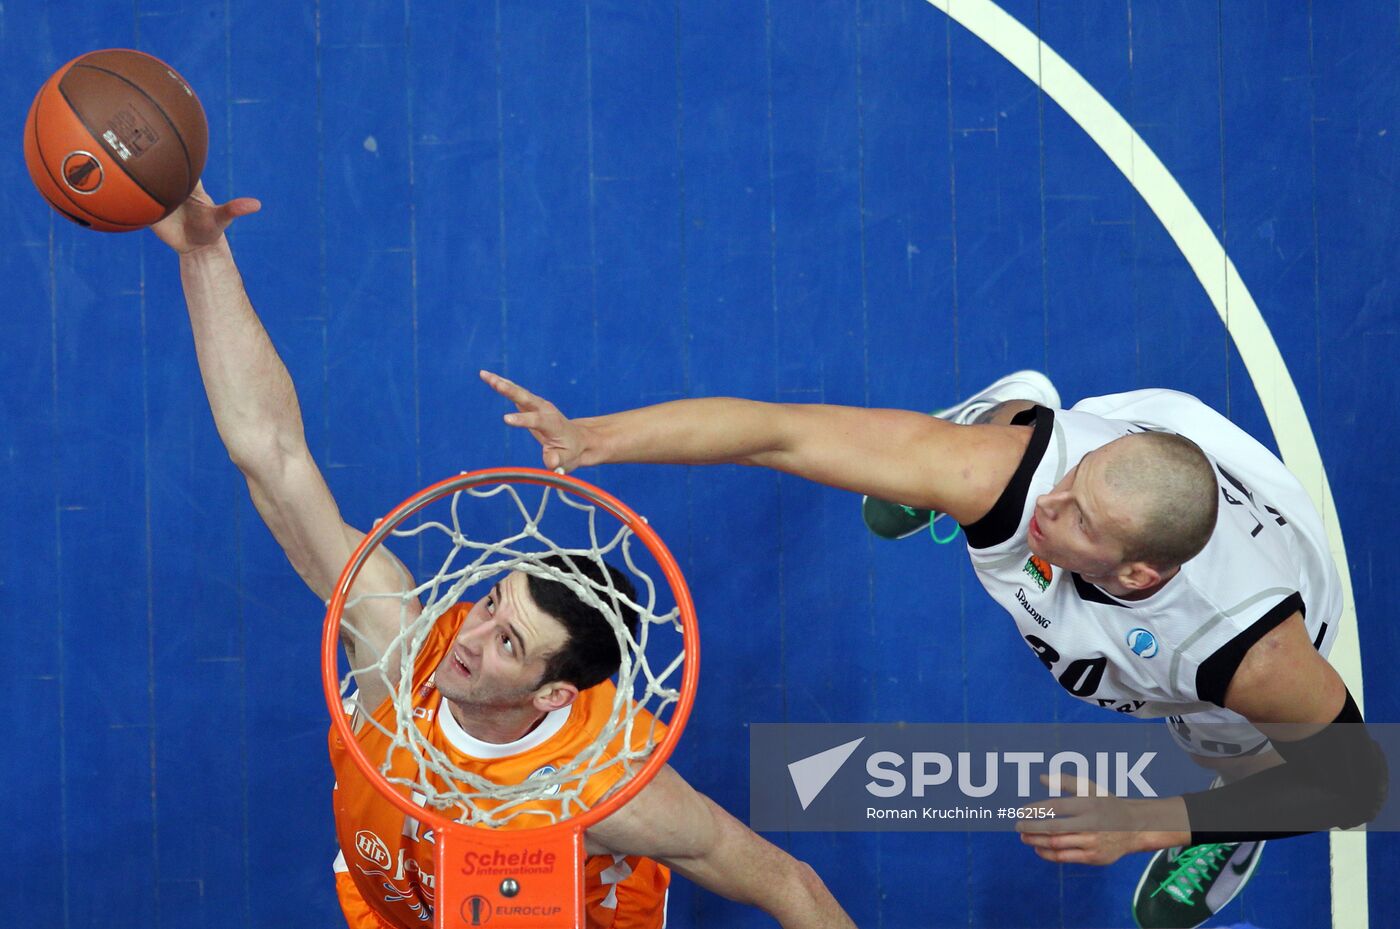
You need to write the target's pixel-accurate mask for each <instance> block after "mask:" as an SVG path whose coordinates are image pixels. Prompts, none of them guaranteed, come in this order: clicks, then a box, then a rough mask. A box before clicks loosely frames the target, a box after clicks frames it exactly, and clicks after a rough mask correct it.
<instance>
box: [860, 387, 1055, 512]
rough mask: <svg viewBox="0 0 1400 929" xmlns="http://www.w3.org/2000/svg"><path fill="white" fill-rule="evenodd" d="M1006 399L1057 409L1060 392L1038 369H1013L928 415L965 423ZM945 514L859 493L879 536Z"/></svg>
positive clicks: (974, 420) (862, 507) (861, 505)
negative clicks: (968, 395)
mask: <svg viewBox="0 0 1400 929" xmlns="http://www.w3.org/2000/svg"><path fill="white" fill-rule="evenodd" d="M1007 400H1029V401H1031V402H1032V403H1038V404H1040V405H1041V406H1048V407H1050V408H1051V409H1058V408H1059V406H1060V392H1059V391H1057V390H1056V389H1055V385H1054V384H1052V383H1050V378H1048V377H1046V376H1045V375H1044V374H1041V373H1040V372H1039V371H1017V372H1016V373H1015V374H1008V375H1007V376H1006V377H1004V378H1002V379H1001V380H999V381H996V382H994V383H992V384H991V385H990V386H988V387H986V388H984V389H983V390H981V391H979V392H978V393H975V394H973V395H972V396H971V397H968V398H967V399H966V400H964V401H962V402H961V403H959V404H958V405H957V406H952V407H949V408H948V409H946V410H940V411H939V412H936V413H934V414H932V415H934V416H937V417H938V418H939V419H946V420H947V421H948V422H950V423H958V424H960V425H967V424H968V423H972V422H976V421H977V417H979V416H981V415H982V414H983V413H985V412H987V410H990V409H991V408H992V407H994V406H996V405H997V404H998V403H1004V402H1005V401H1007ZM945 515H946V514H944V513H939V512H937V511H936V510H922V509H917V508H915V507H911V506H904V505H903V504H900V503H891V502H889V501H888V500H881V499H879V498H877V497H862V498H861V500H860V516H861V519H863V520H865V526H866V528H867V529H869V530H870V531H871V532H873V533H874V534H875V535H877V536H879V537H880V538H882V539H907V538H908V537H909V536H911V535H913V534H914V533H916V532H919V531H921V530H923V529H924V527H928V528H929V529H930V530H931V531H932V529H933V527H934V525H936V524H937V522H938V521H939V520H940V519H942V518H943V517H944V516H945ZM935 538H936V536H935ZM950 538H951V536H950Z"/></svg>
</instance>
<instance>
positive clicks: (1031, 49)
mask: <svg viewBox="0 0 1400 929" xmlns="http://www.w3.org/2000/svg"><path fill="white" fill-rule="evenodd" d="M928 2H929V3H931V4H932V5H933V6H935V7H937V8H938V9H940V10H942V11H943V12H944V13H946V14H948V16H949V18H950V19H952V20H953V21H955V22H957V23H959V24H960V25H962V26H963V27H964V28H965V29H967V30H968V31H969V32H971V33H972V34H973V35H975V36H977V37H978V38H979V39H981V40H982V41H983V42H986V43H987V44H988V45H989V46H991V47H992V49H993V50H994V51H996V52H997V53H999V54H1000V55H1001V56H1002V57H1003V58H1005V59H1006V60H1007V61H1009V62H1011V64H1013V65H1015V66H1016V68H1017V69H1019V70H1020V71H1021V72H1022V73H1023V74H1025V75H1026V77H1028V78H1030V79H1031V80H1032V81H1033V82H1034V83H1035V84H1036V85H1037V86H1038V87H1039V88H1040V89H1041V90H1042V91H1043V92H1044V93H1045V95H1046V96H1047V97H1049V98H1050V99H1051V100H1054V101H1055V103H1057V104H1059V106H1060V108H1061V109H1063V110H1064V111H1065V113H1066V114H1068V115H1069V117H1070V118H1071V119H1073V120H1074V121H1075V122H1076V123H1078V124H1079V126H1080V128H1082V129H1083V130H1084V131H1085V133H1087V134H1088V136H1089V138H1090V139H1092V140H1093V141H1094V143H1095V144H1097V145H1098V146H1099V148H1101V149H1103V152H1104V154H1105V155H1107V156H1108V158H1109V160H1110V161H1112V162H1113V163H1114V164H1115V165H1116V166H1117V167H1118V170H1119V171H1122V172H1123V176H1124V177H1126V178H1127V179H1128V182H1129V183H1131V184H1132V185H1133V187H1134V188H1136V189H1137V192H1138V193H1139V194H1141V196H1142V199H1143V200H1144V201H1145V202H1146V203H1147V205H1148V207H1149V208H1150V209H1151V210H1152V212H1153V213H1155V214H1156V215H1157V218H1158V219H1159V220H1161V222H1162V225H1163V226H1164V227H1165V228H1166V230H1167V234H1168V235H1170V236H1171V237H1172V240H1173V241H1175V242H1176V244H1177V247H1178V248H1180V249H1181V254H1182V255H1183V256H1184V257H1185V258H1186V263H1187V264H1189V265H1190V266H1191V270H1192V271H1194V272H1195V273H1196V278H1197V279H1198V280H1200V282H1201V286H1203V287H1204V288H1205V290H1206V295H1207V296H1208V297H1210V302H1211V303H1212V304H1214V305H1215V311H1216V313H1218V314H1219V316H1220V319H1221V321H1222V322H1224V323H1225V329H1226V331H1227V332H1229V334H1230V338H1231V339H1233V340H1234V343H1235V348H1236V349H1237V350H1238V351H1239V353H1240V357H1241V358H1242V359H1243V360H1244V365H1245V368H1246V369H1247V370H1248V371H1249V376H1250V379H1251V380H1252V381H1253V382H1254V388H1255V390H1256V391H1257V392H1258V394H1259V400H1260V402H1261V403H1262V404H1263V407H1264V415H1265V416H1267V417H1268V419H1269V426H1270V427H1271V428H1272V429H1273V431H1274V438H1275V439H1276V440H1277V442H1278V447H1279V452H1280V454H1281V455H1282V456H1283V461H1284V463H1285V464H1287V465H1288V469H1289V470H1290V471H1292V472H1293V473H1294V475H1296V476H1297V477H1298V479H1299V480H1300V481H1302V483H1303V486H1304V487H1305V488H1307V491H1308V493H1309V495H1310V496H1311V497H1312V500H1313V503H1314V504H1316V505H1317V509H1318V512H1320V513H1321V514H1322V523H1323V526H1324V527H1326V530H1327V542H1328V545H1329V546H1330V548H1331V550H1332V558H1333V560H1334V561H1335V562H1336V563H1337V571H1338V573H1339V574H1340V575H1341V578H1342V617H1341V628H1340V629H1338V630H1337V638H1336V641H1335V642H1334V644H1333V646H1332V651H1331V653H1330V656H1329V658H1330V660H1331V662H1332V664H1333V666H1334V667H1336V669H1337V671H1338V673H1340V674H1341V676H1342V679H1343V680H1344V681H1346V685H1347V688H1348V689H1349V690H1351V692H1352V695H1353V696H1354V697H1355V698H1356V703H1357V706H1359V707H1361V709H1362V711H1363V712H1364V711H1365V708H1366V704H1365V700H1364V698H1363V694H1362V686H1361V647H1360V640H1359V638H1358V635H1357V629H1356V604H1355V601H1354V600H1353V598H1352V590H1351V570H1350V567H1349V565H1348V562H1347V556H1346V546H1345V545H1344V544H1343V542H1342V530H1341V524H1340V523H1339V522H1338V519H1337V507H1336V504H1335V503H1334V502H1333V500H1332V488H1331V485H1330V484H1329V483H1328V481H1327V472H1326V470H1325V469H1324V468H1323V466H1322V453H1321V452H1320V451H1318V447H1317V440H1316V439H1315V438H1314V437H1313V432H1312V426H1311V424H1309V422H1308V414H1307V412H1306V411H1305V410H1304V409H1303V402H1302V400H1301V399H1300V398H1299V396H1298V388H1297V387H1296V386H1295V385H1294V383H1293V378H1292V377H1291V376H1290V375H1289V373H1288V367H1287V366H1286V365H1285V364H1284V363H1283V356H1282V355H1281V354H1279V350H1278V345H1277V344H1276V343H1275V342H1274V336H1273V333H1271V332H1270V331H1269V327H1268V325H1267V324H1266V323H1265V322H1264V317H1263V315H1262V314H1261V313H1260V312H1259V307H1258V306H1257V305H1256V304H1255V302H1254V298H1253V297H1252V296H1250V293H1249V288H1247V287H1245V285H1244V281H1243V280H1242V279H1241V278H1240V275H1239V272H1238V271H1236V270H1235V264H1234V262H1232V261H1231V260H1230V256H1229V255H1227V254H1226V253H1225V247H1224V246H1223V245H1222V244H1221V243H1220V240H1219V239H1217V238H1216V236H1215V233H1214V232H1212V231H1211V228H1210V226H1209V225H1208V224H1207V223H1206V221H1205V218H1204V217H1203V216H1201V212H1200V210H1198V209H1196V206H1195V204H1194V203H1192V202H1191V198H1190V197H1188V196H1186V191H1184V190H1182V189H1181V185H1180V184H1178V183H1177V181H1176V178H1174V177H1173V176H1172V175H1171V172H1169V171H1168V170H1167V169H1166V166H1164V165H1163V164H1162V162H1161V160H1160V159H1158V157H1157V155H1156V153H1155V152H1153V151H1152V149H1151V148H1149V147H1148V146H1147V143H1146V142H1144V141H1143V140H1142V138H1141V137H1140V136H1139V135H1138V134H1137V132H1136V131H1134V129H1133V127H1132V126H1130V125H1129V124H1128V121H1127V120H1126V119H1124V118H1123V117H1122V115H1121V114H1119V112H1118V111H1117V110H1115V109H1114V108H1113V107H1112V105H1110V104H1109V102H1108V101H1107V100H1105V99H1104V98H1103V96H1102V95H1101V94H1100V93H1099V92H1098V91H1097V90H1095V89H1094V88H1093V86H1092V85H1090V84H1089V82H1088V81H1086V80H1084V78H1083V77H1082V76H1081V75H1080V74H1079V72H1078V71H1075V70H1074V68H1072V67H1070V65H1069V63H1068V62H1066V61H1065V60H1064V59H1063V58H1061V57H1060V56H1059V55H1058V54H1056V53H1055V50H1054V49H1052V48H1050V47H1049V46H1048V45H1046V44H1045V43H1044V42H1042V41H1040V39H1039V38H1038V37H1037V36H1036V35H1035V34H1034V33H1032V32H1031V31H1030V30H1029V29H1027V28H1026V27H1025V26H1023V25H1022V24H1021V23H1020V21H1018V20H1017V19H1015V18H1014V17H1012V16H1011V15H1010V14H1008V13H1007V12H1006V11H1005V10H1003V9H1001V7H999V6H997V5H996V4H995V3H992V2H991V0H928ZM1227 311H1228V312H1227ZM1329 838H1330V841H1331V849H1332V925H1333V927H1334V929H1367V927H1368V925H1369V923H1370V907H1369V902H1368V899H1367V879H1366V834H1365V833H1364V832H1361V833H1343V832H1333V833H1331V834H1330V835H1329Z"/></svg>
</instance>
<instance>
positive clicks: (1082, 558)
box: [1029, 447, 1126, 577]
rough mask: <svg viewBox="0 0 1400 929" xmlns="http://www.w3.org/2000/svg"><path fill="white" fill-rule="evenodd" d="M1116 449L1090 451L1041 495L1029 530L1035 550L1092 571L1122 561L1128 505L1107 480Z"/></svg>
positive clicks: (1059, 562)
mask: <svg viewBox="0 0 1400 929" xmlns="http://www.w3.org/2000/svg"><path fill="white" fill-rule="evenodd" d="M1112 454H1113V451H1112V450H1111V449H1110V448H1108V447H1105V448H1101V449H1097V450H1095V451H1093V452H1090V453H1089V454H1088V455H1085V456H1084V457H1083V459H1081V460H1080V462H1079V464H1078V465H1076V466H1075V467H1074V468H1072V469H1070V471H1069V473H1068V474H1066V475H1065V476H1064V479H1063V480H1061V481H1060V483H1058V484H1056V485H1055V487H1054V489H1053V490H1051V491H1050V492H1049V493H1047V494H1042V495H1041V496H1040V497H1037V498H1036V501H1035V512H1034V514H1033V515H1032V516H1031V525H1030V534H1029V542H1030V548H1031V552H1032V553H1033V554H1035V555H1038V556H1039V557H1041V558H1044V559H1045V560H1046V561H1048V562H1050V563H1051V564H1052V565H1057V566H1059V567H1061V568H1064V569H1066V570H1069V571H1075V572H1078V573H1079V574H1082V575H1084V576H1086V577H1103V576H1105V575H1108V574H1111V573H1113V571H1114V570H1115V569H1117V568H1118V567H1119V566H1120V565H1121V564H1122V560H1123V550H1124V549H1123V545H1122V543H1120V542H1119V541H1118V537H1119V534H1120V533H1121V532H1122V530H1123V528H1124V526H1125V519H1126V516H1125V511H1126V507H1125V506H1124V504H1123V501H1122V500H1121V498H1120V496H1119V495H1117V494H1115V493H1113V492H1112V491H1111V490H1110V489H1109V488H1108V487H1107V485H1106V484H1105V481H1104V470H1103V469H1104V465H1105V464H1106V463H1107V461H1108V460H1109V456H1111V455H1112Z"/></svg>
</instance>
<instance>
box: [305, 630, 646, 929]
mask: <svg viewBox="0 0 1400 929" xmlns="http://www.w3.org/2000/svg"><path fill="white" fill-rule="evenodd" d="M470 608H471V604H465V603H459V604H457V605H455V606H453V607H452V608H451V609H449V610H448V611H447V612H445V613H444V614H443V615H442V617H441V618H439V619H438V622H437V625H436V626H434V628H433V630H432V632H430V633H429V634H428V638H427V640H426V641H425V642H424V643H423V647H422V649H421V650H420V651H419V653H418V656H417V659H416V660H415V662H414V669H413V715H414V719H415V724H416V725H417V726H418V729H419V731H420V732H422V733H423V735H424V737H425V738H426V739H427V740H428V741H429V742H430V743H431V744H432V745H433V746H435V747H436V748H438V749H439V750H441V751H442V752H443V753H444V754H445V755H446V756H447V758H448V760H449V761H450V762H451V763H452V764H454V765H456V766H457V767H458V768H461V769H462V770H465V771H470V772H472V773H473V774H477V775H479V776H481V777H484V778H486V779H487V780H489V781H492V782H494V783H497V784H518V783H520V782H522V781H525V780H527V779H528V778H529V777H530V776H531V775H533V774H537V773H539V772H540V771H541V769H546V768H552V769H557V768H561V767H563V766H564V765H566V764H568V763H569V762H571V761H573V759H574V757H575V756H576V755H578V754H579V753H580V752H581V751H582V750H583V749H585V748H586V747H588V746H589V745H591V744H592V743H593V741H594V739H595V737H596V736H597V734H598V732H599V731H601V729H602V728H603V726H604V724H605V723H606V722H607V720H608V718H609V717H610V716H611V714H612V705H613V699H614V696H615V693H616V691H615V688H614V686H613V684H612V682H611V681H604V682H603V683H602V684H599V685H598V686H596V687H590V688H589V689H588V690H585V691H583V692H581V693H580V694H579V695H578V698H577V699H575V700H574V702H573V703H571V704H570V705H569V706H566V707H563V708H562V709H558V710H555V711H554V712H552V713H549V714H548V715H546V716H545V718H544V719H543V720H542V721H541V722H540V724H539V725H538V726H536V727H535V728H534V729H533V730H531V731H530V732H529V733H527V734H526V735H525V736H524V737H522V738H520V739H518V740H517V741H515V742H510V743H507V744H504V745H499V744H495V743H490V742H482V741H479V740H477V739H475V738H473V737H472V736H471V735H470V734H468V733H467V732H466V731H465V730H463V729H462V727H461V726H460V725H459V724H458V723H457V720H456V718H455V717H453V715H452V713H451V712H450V709H449V708H448V706H447V705H446V704H444V702H443V699H442V695H441V694H440V693H439V692H438V690H437V688H436V687H435V686H434V685H433V679H432V678H433V672H434V671H435V670H436V669H437V666H438V663H439V662H440V661H441V660H442V658H443V656H444V655H446V654H447V652H448V650H449V649H450V648H451V646H452V641H453V639H454V638H455V637H456V635H457V631H458V629H459V627H460V626H461V624H462V620H463V619H464V618H465V617H466V615H467V611H468V610H469V609H470ZM394 717H395V713H394V706H393V701H392V699H388V700H385V701H384V702H383V703H381V704H380V705H379V707H378V708H377V709H376V710H375V711H374V718H375V719H376V720H377V721H378V722H379V723H380V724H381V725H383V726H384V727H385V728H386V729H388V730H389V731H390V732H392V731H393V730H394V726H395V724H394ZM652 725H655V727H656V728H655V731H654V733H652V729H651V727H652ZM633 732H634V736H633V740H634V744H636V745H639V746H640V745H644V744H645V740H646V739H647V736H648V734H649V733H651V734H652V738H653V739H655V740H656V741H660V739H661V736H662V735H663V734H664V733H665V727H664V725H663V724H662V723H660V722H659V721H656V720H654V719H653V718H652V717H651V716H650V715H649V714H647V713H645V712H643V713H639V714H638V716H637V721H636V723H635V724H634V727H633ZM357 738H358V739H359V742H360V745H361V746H362V747H363V748H364V751H365V754H366V755H367V756H368V757H369V758H371V759H379V758H384V757H386V755H387V754H388V751H389V737H388V736H386V735H385V734H384V733H383V732H381V731H379V730H378V729H376V728H375V727H374V726H372V725H364V726H363V727H361V730H360V732H359V734H358V736H357ZM623 738H624V737H623V736H621V735H619V736H618V737H617V739H616V740H615V741H614V743H613V747H614V750H616V748H619V747H621V745H622V740H623ZM330 751H331V765H332V767H333V768H334V769H335V777H336V788H335V828H336V838H337V839H338V840H339V842H340V848H341V855H342V858H343V860H344V865H345V868H346V870H347V871H348V874H347V873H346V872H341V873H338V874H337V875H336V889H337V892H338V894H339V896H340V900H341V907H342V909H343V910H344V911H345V916H346V920H347V921H348V922H349V924H350V926H351V927H352V929H385V927H387V929H394V927H404V929H407V927H418V926H429V925H431V924H432V918H433V901H434V891H435V880H434V873H433V872H434V867H435V864H434V861H433V850H434V845H433V837H432V831H431V830H429V829H425V828H424V827H423V826H421V825H420V824H419V823H418V821H417V820H414V819H411V818H409V817H405V816H404V814H403V813H402V812H401V811H400V810H399V809H398V808H397V807H395V806H394V805H393V804H392V803H390V802H389V801H388V800H386V799H385V798H384V796H383V795H382V794H380V792H379V791H378V790H376V789H375V788H374V787H373V786H372V785H371V784H370V783H369V782H368V781H367V780H366V779H365V777H364V775H363V774H362V773H361V772H360V769H359V768H357V767H356V766H355V763H354V761H352V760H351V757H350V754H349V752H348V751H347V750H346V749H345V747H344V746H343V745H342V744H340V739H339V738H338V737H337V735H336V732H335V729H334V728H332V729H331V734H330ZM416 770H417V766H416V764H415V763H414V762H413V761H412V759H411V758H410V757H409V755H408V753H407V752H405V751H402V750H400V751H396V752H395V753H394V767H393V769H392V770H391V772H390V773H391V774H392V775H394V776H399V777H411V776H412V774H413V773H414V772H416ZM622 773H623V772H622V770H621V766H615V767H614V768H609V769H607V770H604V771H602V772H600V773H598V774H595V775H593V776H592V777H589V778H588V780H587V781H586V782H585V784H584V785H583V788H582V790H581V791H580V793H581V796H582V797H583V799H584V801H585V802H586V803H587V804H588V805H589V806H590V807H591V806H592V805H593V804H594V803H596V802H598V800H599V799H601V797H602V796H603V795H604V794H605V793H607V791H608V790H609V789H610V788H611V787H612V786H613V785H614V784H615V783H616V782H617V781H618V780H619V779H620V778H621V776H622ZM548 803H549V801H544V800H542V801H538V806H539V808H540V809H545V808H546V805H547V804H548ZM483 805H485V804H483ZM556 808H557V807H556ZM546 822H547V820H545V819H544V818H543V817H540V816H529V815H528V814H527V815H524V816H519V817H516V818H514V819H512V820H510V821H508V822H507V823H505V824H504V825H503V826H502V827H501V828H505V829H510V828H529V827H530V826H538V825H543V824H545V823H546ZM339 867H340V862H339V861H337V869H338V870H339ZM669 882H670V872H669V871H668V870H667V869H666V868H665V867H664V866H662V865H659V864H657V863H656V862H654V861H651V860H650V859H647V858H639V857H635V856H632V857H627V856H622V855H590V856H588V857H587V858H586V859H585V863H584V908H585V910H586V912H587V925H588V926H589V929H657V927H660V926H661V925H662V923H663V922H664V918H665V902H666V887H667V885H668V884H669Z"/></svg>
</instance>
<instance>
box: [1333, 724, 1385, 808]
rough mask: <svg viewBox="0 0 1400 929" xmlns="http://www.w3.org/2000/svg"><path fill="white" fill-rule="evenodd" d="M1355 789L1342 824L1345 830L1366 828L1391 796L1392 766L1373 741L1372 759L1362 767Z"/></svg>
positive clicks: (1367, 760) (1351, 794)
mask: <svg viewBox="0 0 1400 929" xmlns="http://www.w3.org/2000/svg"><path fill="white" fill-rule="evenodd" d="M1358 767H1359V768H1360V771H1359V775H1360V776H1359V777H1358V778H1357V783H1356V785H1355V789H1354V790H1352V791H1351V792H1350V796H1349V797H1348V803H1347V806H1346V810H1345V811H1344V814H1343V816H1342V817H1341V818H1342V820H1343V821H1342V822H1339V823H1338V824H1337V825H1338V826H1340V827H1341V828H1343V829H1353V828H1355V827H1357V826H1364V825H1365V824H1366V823H1369V822H1371V821H1373V820H1374V819H1375V818H1376V817H1377V816H1379V815H1380V814H1381V809H1382V808H1383V807H1384V806H1385V801H1386V800H1387V799H1388V797H1389V795H1390V765H1389V763H1388V762H1387V761H1386V757H1385V752H1384V751H1383V750H1382V749H1381V747H1380V744H1379V743H1377V742H1375V741H1374V740H1372V742H1371V751H1370V757H1369V758H1368V759H1366V762H1365V763H1364V764H1362V765H1360V766H1358Z"/></svg>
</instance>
